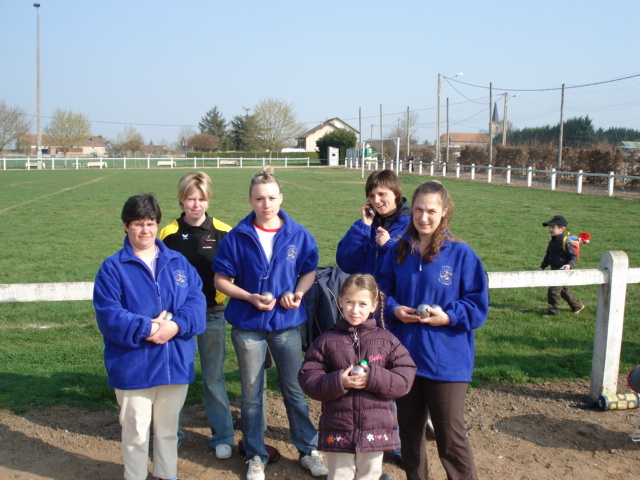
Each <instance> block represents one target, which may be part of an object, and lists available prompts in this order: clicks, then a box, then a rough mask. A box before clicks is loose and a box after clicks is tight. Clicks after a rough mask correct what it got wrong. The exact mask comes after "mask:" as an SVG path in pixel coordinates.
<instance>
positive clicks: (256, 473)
mask: <svg viewBox="0 0 640 480" xmlns="http://www.w3.org/2000/svg"><path fill="white" fill-rule="evenodd" d="M247 463H248V464H249V469H248V470H247V480H264V463H262V459H261V458H260V457H259V456H258V455H256V456H255V457H253V458H252V459H251V460H248V461H247Z"/></svg>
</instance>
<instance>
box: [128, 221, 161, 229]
mask: <svg viewBox="0 0 640 480" xmlns="http://www.w3.org/2000/svg"><path fill="white" fill-rule="evenodd" d="M145 227H147V228H148V229H149V230H151V229H153V228H158V222H156V221H155V220H150V221H148V222H131V223H130V224H129V228H132V229H133V230H142V229H143V228H145Z"/></svg>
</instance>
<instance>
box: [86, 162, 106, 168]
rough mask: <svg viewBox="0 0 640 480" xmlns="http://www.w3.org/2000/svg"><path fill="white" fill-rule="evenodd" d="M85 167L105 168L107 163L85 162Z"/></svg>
mask: <svg viewBox="0 0 640 480" xmlns="http://www.w3.org/2000/svg"><path fill="white" fill-rule="evenodd" d="M87 167H98V168H107V162H87Z"/></svg>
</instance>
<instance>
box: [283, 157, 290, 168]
mask: <svg viewBox="0 0 640 480" xmlns="http://www.w3.org/2000/svg"><path fill="white" fill-rule="evenodd" d="M288 160H289V159H288V158H287V157H284V168H287V161H288Z"/></svg>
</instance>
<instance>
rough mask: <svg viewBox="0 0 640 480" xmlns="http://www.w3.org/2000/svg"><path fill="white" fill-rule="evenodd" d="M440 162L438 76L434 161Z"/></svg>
mask: <svg viewBox="0 0 640 480" xmlns="http://www.w3.org/2000/svg"><path fill="white" fill-rule="evenodd" d="M439 161H440V74H438V103H437V106H436V161H435V163H439Z"/></svg>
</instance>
